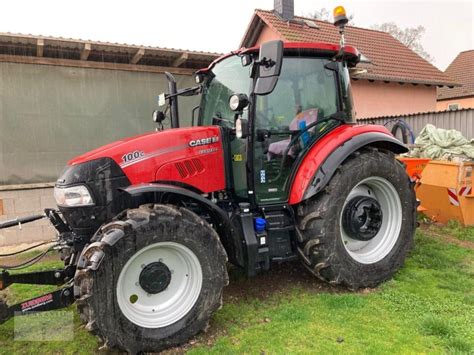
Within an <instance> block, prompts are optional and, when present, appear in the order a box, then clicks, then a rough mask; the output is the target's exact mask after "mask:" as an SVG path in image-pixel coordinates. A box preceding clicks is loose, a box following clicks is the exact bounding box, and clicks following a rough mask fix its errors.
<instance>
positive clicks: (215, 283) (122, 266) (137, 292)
mask: <svg viewBox="0 0 474 355" xmlns="http://www.w3.org/2000/svg"><path fill="white" fill-rule="evenodd" d="M96 239H97V242H95V243H93V244H91V245H90V247H89V248H88V249H86V250H85V251H84V253H83V259H84V261H82V262H81V263H80V264H78V272H77V273H76V277H75V285H76V288H77V289H78V291H79V297H80V298H79V299H78V301H77V305H78V310H79V312H80V315H81V319H82V320H83V322H85V323H86V324H87V326H86V328H87V329H89V330H91V331H95V332H96V333H98V335H99V336H100V337H101V338H102V339H103V340H104V341H105V343H106V344H107V345H108V346H109V347H111V348H115V349H123V350H126V351H128V352H129V353H138V352H144V351H160V350H163V349H164V348H167V347H170V346H176V345H179V344H181V343H183V342H186V341H187V340H188V339H189V338H191V337H192V336H194V335H195V334H196V333H197V332H199V331H200V330H202V329H204V328H205V327H206V326H207V324H208V321H209V318H210V317H211V315H212V313H213V312H214V311H215V310H217V309H218V308H219V307H220V306H221V304H222V290H223V287H224V286H225V285H227V283H228V277H227V269H226V261H227V257H226V253H225V250H224V248H223V246H222V244H221V242H220V240H219V237H218V235H217V233H216V232H215V231H214V230H213V229H212V228H211V226H210V225H209V224H208V223H207V222H205V221H204V220H202V219H201V218H199V217H198V216H197V215H195V214H194V213H193V212H191V211H189V210H187V209H185V208H176V207H174V206H168V205H166V206H165V205H154V206H142V207H140V208H138V209H134V210H129V211H128V212H127V214H126V216H125V217H124V218H123V219H122V220H118V221H116V222H112V223H110V224H108V225H107V226H105V227H103V228H102V230H101V232H100V233H99V234H98V236H97V238H96ZM98 260H100V263H99V262H98Z"/></svg>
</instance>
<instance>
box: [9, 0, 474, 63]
mask: <svg viewBox="0 0 474 355" xmlns="http://www.w3.org/2000/svg"><path fill="white" fill-rule="evenodd" d="M0 1H1V2H0V4H1V20H0V32H12V33H22V34H33V35H44V36H54V37H65V38H74V39H87V40H93V41H105V42H116V43H126V44H136V45H145V46H157V47H167V48H179V49H188V50H198V51H208V52H218V53H225V52H229V51H231V50H234V49H237V48H238V46H239V43H240V40H241V38H242V36H243V34H244V32H245V30H246V28H247V26H248V24H249V22H250V19H251V17H252V14H253V12H254V10H255V8H260V9H267V10H271V9H273V0H235V1H229V0H220V1H218V0H193V1H191V0H161V1H158V0H155V1H152V0H148V1H146V0H133V1H130V0H128V1H123V0H114V1H110V0H81V1H67V0H14V1H11V0H10V1H7V0H3V1H2V0H0ZM294 1H295V14H296V15H307V14H308V13H310V12H312V11H314V10H318V9H321V8H323V7H324V8H326V9H328V10H330V11H332V9H333V8H334V7H335V6H337V5H343V6H345V8H346V10H347V12H348V13H349V14H353V15H354V22H355V25H356V26H358V27H366V28H370V27H371V26H372V25H374V24H380V23H384V22H395V23H396V24H398V25H399V26H401V27H416V26H418V25H422V26H424V27H425V29H426V32H425V35H424V36H423V39H422V45H423V47H424V48H425V50H426V51H427V52H428V53H429V54H430V55H431V56H433V57H434V58H435V60H434V62H433V64H434V65H435V66H437V67H438V68H439V69H441V70H444V69H445V68H446V67H447V66H448V65H449V63H450V62H451V61H452V60H453V59H454V58H455V57H456V55H457V54H458V53H459V52H460V51H464V50H469V49H474V0H451V1H449V0H435V1H433V0H391V1H364V0H360V1H359V0H352V1H345V0H342V1H332V0H319V1H316V0H312V1H310V0H294Z"/></svg>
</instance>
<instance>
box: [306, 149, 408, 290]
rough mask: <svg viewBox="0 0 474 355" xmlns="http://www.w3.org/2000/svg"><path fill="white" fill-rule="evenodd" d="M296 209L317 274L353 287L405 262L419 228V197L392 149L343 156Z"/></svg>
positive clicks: (385, 274) (370, 282) (373, 281)
mask: <svg viewBox="0 0 474 355" xmlns="http://www.w3.org/2000/svg"><path fill="white" fill-rule="evenodd" d="M298 215H299V223H298V227H299V229H300V231H301V235H302V243H300V254H301V256H302V259H303V263H304V264H305V265H306V267H307V268H308V269H309V270H310V271H311V272H312V273H313V274H315V275H316V276H317V277H319V278H321V279H323V280H325V281H328V282H330V283H334V284H344V285H346V286H348V287H349V288H352V289H357V288H360V287H373V286H376V285H377V284H379V283H380V282H383V281H385V280H387V279H389V278H390V277H391V276H392V275H393V274H394V273H395V272H396V271H397V270H398V269H399V268H400V267H401V265H402V264H403V262H404V259H405V257H406V254H407V252H408V250H409V249H410V247H411V245H412V243H413V236H414V233H415V228H416V197H415V193H414V190H413V187H412V184H411V183H410V180H409V178H408V176H407V174H406V172H405V169H404V168H403V166H402V165H401V164H400V163H399V162H398V161H397V160H396V159H395V158H394V156H393V154H391V153H389V152H380V151H377V150H369V149H367V150H363V151H361V152H356V153H354V154H353V155H352V156H351V157H350V158H349V159H348V160H347V161H345V162H344V163H343V165H342V166H341V167H339V169H338V171H337V172H336V174H335V175H334V176H333V178H332V179H331V181H330V182H329V184H328V186H327V188H326V189H325V191H322V192H320V193H319V194H318V195H317V196H316V197H315V198H313V199H310V200H307V201H305V202H303V203H302V204H301V205H300V206H299V207H298Z"/></svg>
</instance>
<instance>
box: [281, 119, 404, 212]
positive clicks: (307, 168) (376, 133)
mask: <svg viewBox="0 0 474 355" xmlns="http://www.w3.org/2000/svg"><path fill="white" fill-rule="evenodd" d="M367 146H371V147H375V148H381V149H386V150H389V151H392V152H393V153H395V154H400V153H406V152H407V151H408V149H407V148H406V147H405V146H404V145H403V144H401V143H400V141H399V140H397V139H396V138H395V137H393V136H392V135H391V133H390V132H389V131H388V130H387V129H386V128H385V127H383V126H378V125H363V126H350V125H342V126H339V127H338V128H336V129H334V131H332V132H331V133H329V134H327V135H326V136H324V137H323V138H322V139H321V140H320V141H318V142H316V144H315V145H314V146H313V147H311V149H310V151H309V152H308V153H307V154H306V156H305V157H304V159H303V161H302V162H301V164H300V166H299V167H298V170H297V171H296V174H295V177H294V179H293V183H292V186H291V190H290V198H289V203H290V204H297V203H300V202H301V201H303V200H306V199H308V198H310V197H312V196H314V195H316V194H317V193H318V192H320V191H321V190H322V189H323V188H324V187H325V186H326V185H327V184H328V183H329V181H330V180H331V178H332V176H333V175H334V173H335V172H336V170H337V168H338V167H339V166H340V165H341V164H342V163H343V162H344V160H346V159H347V158H348V157H349V156H350V155H351V154H352V153H354V152H355V151H357V150H359V149H361V148H363V147H367Z"/></svg>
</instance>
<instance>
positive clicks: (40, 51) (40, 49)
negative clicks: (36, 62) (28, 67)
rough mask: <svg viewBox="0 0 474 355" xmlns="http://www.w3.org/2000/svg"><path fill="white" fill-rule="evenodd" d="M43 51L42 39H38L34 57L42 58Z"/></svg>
mask: <svg viewBox="0 0 474 355" xmlns="http://www.w3.org/2000/svg"><path fill="white" fill-rule="evenodd" d="M43 49H44V39H42V38H38V40H37V41H36V56H37V57H42V56H43Z"/></svg>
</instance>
